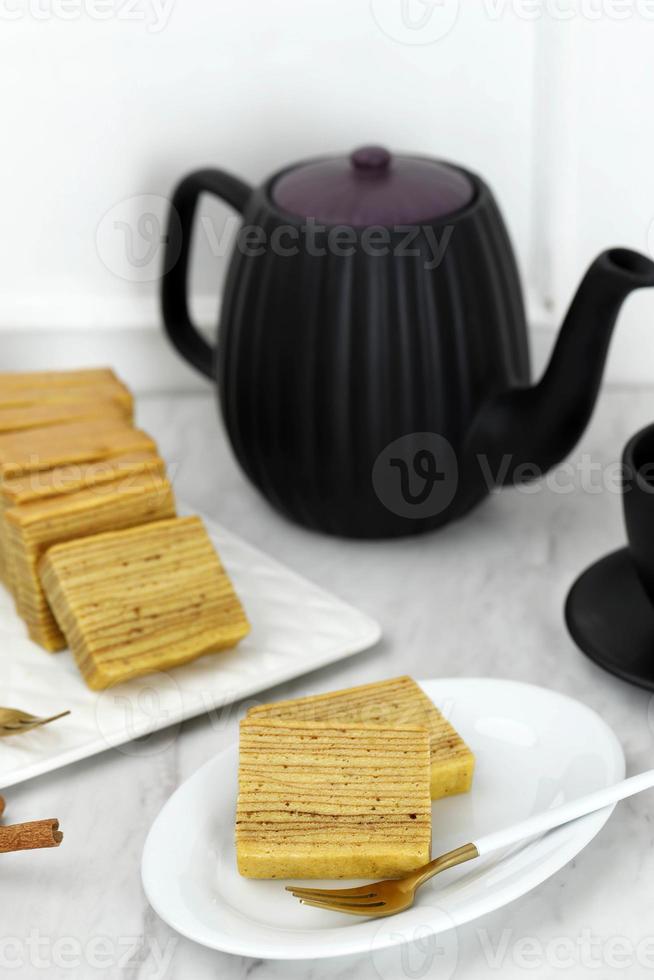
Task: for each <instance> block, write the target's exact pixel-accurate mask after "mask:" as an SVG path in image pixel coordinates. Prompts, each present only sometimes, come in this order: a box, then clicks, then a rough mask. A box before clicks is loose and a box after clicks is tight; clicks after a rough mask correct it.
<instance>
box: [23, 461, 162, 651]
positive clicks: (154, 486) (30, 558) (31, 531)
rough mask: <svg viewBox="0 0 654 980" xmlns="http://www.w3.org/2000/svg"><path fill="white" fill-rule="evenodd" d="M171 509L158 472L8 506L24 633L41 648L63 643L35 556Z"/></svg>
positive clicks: (153, 518)
mask: <svg viewBox="0 0 654 980" xmlns="http://www.w3.org/2000/svg"><path fill="white" fill-rule="evenodd" d="M174 514H175V500H174V496H173V492H172V487H171V486H170V483H169V482H168V480H167V479H166V478H165V476H164V473H163V464H162V465H161V467H160V468H159V470H158V471H154V472H141V473H136V474H133V475H130V476H128V477H124V478H122V479H118V480H115V481H114V482H110V483H101V484H99V485H97V486H92V487H89V488H87V489H85V490H79V491H77V492H74V493H64V494H59V495H57V496H53V497H46V498H43V499H36V500H32V501H28V502H26V503H23V504H20V505H18V506H16V507H10V508H8V509H7V510H6V511H5V513H4V518H5V522H6V539H5V540H6V544H7V548H6V553H5V554H6V560H7V567H8V577H9V580H10V582H11V585H12V589H13V592H14V597H15V599H16V606H17V609H18V612H19V614H20V615H21V616H22V617H23V619H24V620H25V622H26V624H27V628H28V632H29V635H30V637H31V638H32V639H33V640H35V642H37V643H40V644H41V646H43V647H45V648H46V649H47V650H61V649H63V648H64V647H65V645H66V644H65V641H64V636H63V634H62V633H61V631H60V629H59V628H58V626H57V623H56V621H55V618H54V617H53V615H52V612H51V611H50V608H49V605H48V602H47V599H46V597H45V594H44V592H43V589H42V586H41V582H40V579H39V576H38V571H37V565H38V561H39V559H40V558H41V556H42V555H43V554H44V553H45V552H46V550H47V549H48V548H50V547H51V546H52V545H54V544H58V543H60V542H64V541H72V540H74V539H75V538H84V537H86V536H88V535H93V534H99V533H100V532H102V531H108V530H119V529H121V528H130V527H134V526H135V525H139V524H146V523H149V522H150V521H159V520H161V519H163V518H167V517H172V516H174Z"/></svg>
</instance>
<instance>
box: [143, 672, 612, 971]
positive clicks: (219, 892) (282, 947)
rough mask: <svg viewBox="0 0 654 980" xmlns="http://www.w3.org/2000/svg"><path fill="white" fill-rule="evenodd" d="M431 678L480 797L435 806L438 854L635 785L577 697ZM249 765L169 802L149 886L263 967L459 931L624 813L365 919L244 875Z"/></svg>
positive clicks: (175, 916) (186, 929) (233, 756)
mask: <svg viewBox="0 0 654 980" xmlns="http://www.w3.org/2000/svg"><path fill="white" fill-rule="evenodd" d="M421 684H422V687H423V688H424V690H425V691H426V692H427V694H428V695H429V696H430V697H431V698H432V699H433V701H434V702H435V703H436V705H437V706H438V707H439V708H440V709H441V710H442V711H443V712H444V713H445V715H446V716H447V717H448V718H449V719H450V721H451V722H452V724H453V725H454V726H455V728H456V729H457V730H458V731H459V732H460V733H461V735H462V736H463V738H464V739H465V740H466V742H467V743H468V744H469V745H470V747H471V748H472V750H473V752H474V753H475V755H476V758H477V769H476V774H475V781H474V785H473V789H472V792H471V793H470V794H469V795H467V796H460V797H452V798H450V799H447V800H440V801H437V802H436V803H434V810H433V814H434V816H433V853H434V854H435V855H436V854H439V853H442V852H443V851H447V850H449V849H451V848H453V847H457V846H458V845H460V844H465V843H467V842H468V841H474V840H475V838H477V837H480V836H482V835H483V834H487V833H490V832H491V831H494V830H499V829H500V828H502V827H506V826H508V825H510V824H512V823H515V822H516V821H518V820H522V819H523V818H525V817H527V816H529V815H530V814H533V813H538V812H539V811H541V810H544V809H546V808H548V807H551V806H557V805H558V804H559V803H563V802H565V801H567V800H571V799H574V798H576V797H578V796H581V795H583V794H585V793H590V792H592V791H593V790H596V789H600V788H601V787H604V786H608V785H610V784H611V783H614V782H617V781H618V780H620V779H622V778H623V777H624V770H625V764H624V755H623V752H622V749H621V747H620V743H619V742H618V740H617V738H616V737H615V735H614V734H613V732H612V731H611V729H610V728H609V727H608V726H607V725H606V724H605V722H604V721H602V719H601V718H600V717H599V716H598V715H597V714H595V712H594V711H591V710H590V708H587V707H585V706H584V705H583V704H580V703H579V702H578V701H574V700H572V699H571V698H568V697H565V696H563V695H561V694H557V693H555V692H553V691H548V690H545V689H544V688H540V687H534V686H532V685H529V684H519V683H516V682H514V681H502V680H491V679H472V678H455V679H449V680H430V681H422V682H421ZM237 765H238V747H237V746H236V745H234V746H233V747H232V748H230V749H228V750H227V751H225V752H223V753H221V754H220V755H219V756H217V757H216V758H215V759H212V760H211V761H210V762H208V763H207V764H206V765H205V766H203V767H202V768H201V769H200V770H199V771H198V772H196V773H195V775H194V776H192V777H191V778H190V779H189V780H188V781H187V782H186V783H184V785H183V786H181V787H180V788H179V789H178V790H177V791H176V792H175V793H174V794H173V796H172V797H171V798H170V800H168V802H167V803H166V805H165V806H164V808H163V809H162V811H161V813H160V814H159V816H158V817H157V819H156V821H155V822H154V824H153V826H152V829H151V831H150V834H149V836H148V839H147V841H146V845H145V850H144V853H143V865H142V875H143V885H144V888H145V892H146V894H147V897H148V899H149V901H150V904H151V905H152V907H153V908H154V909H155V911H156V912H157V913H158V914H159V915H160V916H161V918H162V919H164V920H165V921H166V922H167V923H168V924H169V925H171V926H172V927H173V928H174V929H176V930H177V931H178V932H180V933H182V935H184V936H188V937H189V938H190V939H193V940H195V942H198V943H201V944H202V945H204V946H209V947H211V948H213V949H220V950H223V951H226V952H229V953H235V954H238V955H239V956H250V957H257V958H262V959H263V958H269V959H304V958H307V959H308V958H313V959H315V958H317V957H323V956H338V955H342V954H346V953H361V952H370V951H375V950H377V949H381V948H384V947H387V946H392V945H397V944H399V943H402V942H406V941H407V940H410V939H412V938H415V937H417V936H424V935H425V934H434V935H435V934H438V933H442V932H446V931H447V930H449V929H451V928H452V927H454V926H457V925H461V924H463V923H464V922H469V921H470V920H471V919H475V918H477V916H480V915H483V914H484V913H486V912H491V911H492V910H493V909H497V908H499V907H500V906H502V905H505V904H506V903H507V902H510V901H512V900H513V899H515V898H517V897H518V896H520V895H523V894H524V893H525V892H527V891H529V890H530V889H531V888H534V887H535V886H536V885H538V884H540V883H541V882H542V881H544V880H545V879H546V878H548V877H549V876H550V875H552V874H554V872H556V871H558V870H559V869H560V868H562V867H563V865H565V864H566V863H567V862H568V861H570V860H571V859H572V858H573V857H574V855H575V854H577V853H578V852H579V851H580V850H581V849H582V848H583V847H585V845H586V844H588V842H589V841H590V840H592V838H593V837H594V836H595V835H596V834H597V833H598V831H599V830H600V829H601V827H602V826H603V825H604V823H605V822H606V821H607V819H608V817H609V815H610V813H611V810H612V809H613V808H612V807H607V808H606V809H604V810H601V811H599V812H598V813H595V814H591V815H590V816H587V817H583V818H582V819H581V820H578V821H576V822H574V823H572V824H568V825H567V826H565V827H561V828H559V829H558V830H555V831H551V832H550V833H548V834H545V835H544V836H542V837H539V838H537V839H536V840H533V841H530V842H529V843H527V844H524V845H521V846H520V847H517V848H512V849H511V850H510V851H508V852H504V853H501V854H498V855H490V856H489V857H487V858H485V859H478V860H476V861H473V862H471V863H470V864H466V865H463V866H461V867H459V868H455V869H453V870H451V871H448V872H445V873H444V874H442V875H439V876H437V877H436V878H434V879H432V881H431V882H430V883H428V884H426V885H424V886H423V887H422V888H421V889H420V891H419V892H418V898H417V901H416V904H415V905H414V907H413V908H412V909H409V910H407V911H406V912H402V913H401V914H399V915H396V916H390V917H388V918H384V919H377V920H375V919H360V918H358V917H355V916H347V915H342V914H339V913H335V912H322V911H320V910H319V909H313V908H309V907H307V906H303V905H300V903H299V902H298V901H297V899H295V898H293V896H292V895H290V894H289V893H288V892H286V891H285V890H284V884H286V882H281V883H280V882H279V881H251V880H247V879H245V878H241V877H240V875H239V874H238V872H237V870H236V859H235V850H234V843H233V838H234V809H235V802H236V793H237ZM312 884H314V883H313V882H312ZM315 884H316V886H319V885H320V882H315ZM324 884H325V885H326V886H327V887H329V886H330V885H332V886H333V885H334V883H333V882H325V883H324Z"/></svg>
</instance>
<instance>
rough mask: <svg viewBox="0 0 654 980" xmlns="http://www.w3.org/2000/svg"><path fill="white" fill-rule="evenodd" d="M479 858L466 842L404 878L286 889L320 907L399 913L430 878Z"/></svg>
mask: <svg viewBox="0 0 654 980" xmlns="http://www.w3.org/2000/svg"><path fill="white" fill-rule="evenodd" d="M476 857H479V852H478V850H477V848H476V847H475V845H474V844H464V845H463V847H457V849H456V850H455V851H448V852H447V854H442V855H441V856H440V857H437V858H435V859H434V860H433V861H430V862H429V864H425V865H423V867H422V868H416V870H415V871H412V872H411V874H408V875H406V876H405V877H404V878H387V879H386V880H385V881H375V882H374V883H372V884H369V885H361V886H360V887H358V888H298V887H297V886H295V885H288V886H287V888H286V891H288V892H292V894H293V895H295V897H296V898H299V899H300V901H301V902H302V904H303V905H311V906H312V907H313V908H317V909H326V910H328V911H332V912H347V913H348V914H349V915H366V916H368V917H370V918H378V917H381V916H382V915H395V913H396V912H403V911H404V910H405V909H408V908H410V907H411V906H412V905H413V899H414V897H415V893H416V891H417V890H418V888H419V887H420V885H422V884H424V882H425V881H428V879H429V878H433V876H434V875H436V874H439V872H441V871H447V869H448V868H454V867H455V866H456V865H457V864H463V863H464V862H465V861H472V859H473V858H476Z"/></svg>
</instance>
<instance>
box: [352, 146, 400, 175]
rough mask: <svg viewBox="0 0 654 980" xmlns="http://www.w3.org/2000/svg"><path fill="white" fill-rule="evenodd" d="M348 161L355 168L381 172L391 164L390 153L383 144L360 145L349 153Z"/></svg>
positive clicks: (374, 172)
mask: <svg viewBox="0 0 654 980" xmlns="http://www.w3.org/2000/svg"><path fill="white" fill-rule="evenodd" d="M350 163H351V164H352V166H353V167H354V168H355V169H356V170H365V171H366V172H367V173H372V174H383V173H386V171H387V170H388V168H389V167H390V165H391V155H390V153H389V152H388V150H386V149H385V148H384V147H383V146H362V147H361V148H360V149H359V150H354V152H353V153H351V154H350Z"/></svg>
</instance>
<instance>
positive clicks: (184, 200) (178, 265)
mask: <svg viewBox="0 0 654 980" xmlns="http://www.w3.org/2000/svg"><path fill="white" fill-rule="evenodd" d="M205 191H207V192H208V193H210V194H215V195H216V197H219V198H221V199H222V200H223V201H226V202H227V203H228V204H231V205H232V207H233V208H235V209H236V210H237V211H239V212H240V213H241V214H242V213H243V210H244V208H245V206H246V204H247V202H248V200H249V198H250V195H251V193H252V188H251V187H249V186H248V185H247V184H246V183H244V182H243V181H242V180H239V179H238V178H237V177H232V176H231V174H228V173H225V172H224V171H222V170H196V171H195V172H194V173H191V174H189V175H188V176H187V177H184V179H183V180H182V181H180V183H179V184H178V185H177V187H176V188H175V192H174V194H173V197H172V200H171V203H170V210H169V212H168V222H167V228H166V239H165V241H166V248H165V252H164V264H163V268H164V271H163V275H162V282H161V309H162V313H163V321H164V327H165V330H166V333H167V335H168V337H169V339H170V340H171V341H172V343H173V345H174V346H175V347H176V348H177V350H178V351H179V353H180V354H181V355H182V357H184V358H185V359H186V360H187V361H188V362H189V363H190V364H192V365H193V367H194V368H197V370H198V371H201V372H202V374H206V376H207V377H208V378H212V377H213V360H214V349H213V347H212V346H211V344H209V343H207V341H206V340H205V339H204V337H203V336H202V335H201V334H200V333H199V331H198V329H197V327H196V326H195V324H194V323H193V321H192V320H191V317H190V314H189V309H188V297H187V280H188V261H189V255H190V251H191V234H192V231H193V219H194V217H195V210H196V207H197V203H198V198H199V197H200V194H202V193H203V192H205Z"/></svg>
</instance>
